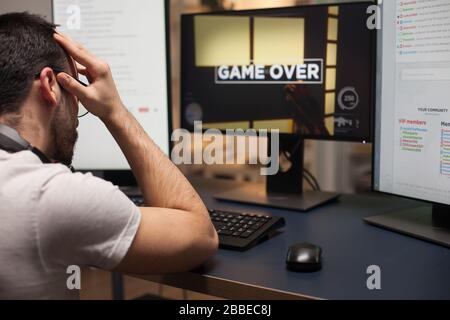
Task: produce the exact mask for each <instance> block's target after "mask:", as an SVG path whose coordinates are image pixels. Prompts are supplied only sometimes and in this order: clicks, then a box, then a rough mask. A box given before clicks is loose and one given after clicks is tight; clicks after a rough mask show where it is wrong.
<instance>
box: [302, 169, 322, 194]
mask: <svg viewBox="0 0 450 320" xmlns="http://www.w3.org/2000/svg"><path fill="white" fill-rule="evenodd" d="M303 173H304V174H305V176H308V177H309V178H310V179H311V180H312V181H313V182H314V185H315V186H316V188H315V190H317V191H321V188H320V184H319V182H318V181H317V179H316V177H314V175H313V174H312V173H311V172H310V171H309V170H308V169H305V168H303Z"/></svg>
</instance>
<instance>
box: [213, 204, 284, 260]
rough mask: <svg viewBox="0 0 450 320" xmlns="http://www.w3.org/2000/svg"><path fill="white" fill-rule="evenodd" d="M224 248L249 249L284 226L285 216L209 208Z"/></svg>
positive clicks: (221, 245) (220, 244)
mask: <svg viewBox="0 0 450 320" xmlns="http://www.w3.org/2000/svg"><path fill="white" fill-rule="evenodd" d="M209 215H210V217H211V220H212V222H213V224H214V227H215V228H216V230H217V234H218V235H219V246H220V248H223V249H231V250H239V251H244V250H247V249H249V248H251V247H253V246H254V245H256V244H258V243H259V242H261V241H263V240H265V239H267V238H269V237H270V236H271V235H272V234H273V233H274V232H276V231H277V230H278V229H280V228H282V227H284V225H285V222H284V219H283V218H280V217H271V216H266V215H261V214H251V213H240V212H231V211H224V210H209Z"/></svg>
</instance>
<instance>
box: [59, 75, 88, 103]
mask: <svg viewBox="0 0 450 320" xmlns="http://www.w3.org/2000/svg"><path fill="white" fill-rule="evenodd" d="M57 79H58V83H59V84H60V85H61V86H62V87H63V88H64V89H66V90H67V91H69V92H70V93H72V94H73V95H75V96H76V97H78V99H80V100H83V99H85V98H86V95H87V93H86V90H87V89H86V88H85V87H83V86H82V85H81V84H80V83H78V81H76V80H75V79H74V78H72V77H71V76H69V75H68V74H66V73H64V72H61V73H59V74H58V75H57Z"/></svg>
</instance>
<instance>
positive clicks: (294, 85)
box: [181, 2, 375, 141]
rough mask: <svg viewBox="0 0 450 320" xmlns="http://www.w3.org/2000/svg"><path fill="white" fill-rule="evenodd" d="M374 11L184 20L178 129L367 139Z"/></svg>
mask: <svg viewBox="0 0 450 320" xmlns="http://www.w3.org/2000/svg"><path fill="white" fill-rule="evenodd" d="M370 4H373V3H371V2H370V3H369V2H367V3H357V4H342V5H332V6H330V5H320V6H301V7H291V8H278V9H264V10H252V11H232V12H225V13H208V14H190V15H183V17H182V75H181V78H182V84H181V109H182V120H181V123H182V127H184V128H186V129H189V130H194V129H195V127H196V126H198V125H199V122H197V121H202V123H201V125H202V128H203V129H207V128H217V129H222V130H225V129H236V128H240V129H244V130H245V129H250V128H254V129H257V130H260V129H279V130H280V132H281V133H286V134H297V135H301V136H303V137H305V138H313V139H329V140H345V141H370V140H371V120H372V105H373V102H372V101H373V95H372V91H373V90H372V89H373V84H374V79H373V77H374V72H373V69H374V60H373V59H374V52H375V42H374V41H375V34H374V32H373V31H371V30H369V29H368V28H367V19H368V15H367V13H366V11H367V7H368V5H370Z"/></svg>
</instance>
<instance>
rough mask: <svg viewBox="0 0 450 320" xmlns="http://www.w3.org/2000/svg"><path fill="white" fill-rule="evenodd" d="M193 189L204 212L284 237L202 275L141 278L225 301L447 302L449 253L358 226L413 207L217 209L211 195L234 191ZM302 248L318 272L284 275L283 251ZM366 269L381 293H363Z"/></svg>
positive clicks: (364, 201)
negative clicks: (276, 220)
mask: <svg viewBox="0 0 450 320" xmlns="http://www.w3.org/2000/svg"><path fill="white" fill-rule="evenodd" d="M191 182H192V183H193V185H194V186H195V187H196V189H197V191H198V192H199V193H200V195H201V196H202V198H203V200H204V201H205V203H206V204H207V206H209V207H211V208H215V209H229V210H243V211H245V212H255V213H256V212H263V213H267V214H271V215H277V216H282V217H284V218H285V219H286V228H285V230H284V232H283V233H281V234H279V235H277V236H275V237H274V238H272V239H270V240H268V241H266V242H263V243H261V244H259V245H257V246H256V247H253V248H252V249H250V250H249V251H246V252H235V251H227V250H219V252H218V253H217V254H216V256H214V258H213V259H211V261H210V262H208V263H207V264H206V265H205V266H204V267H202V268H201V270H196V271H193V272H188V273H183V274H174V275H164V276H139V278H142V279H146V280H149V281H152V282H158V283H162V284H166V285H170V286H174V287H177V288H183V289H188V290H192V291H196V292H201V293H205V294H210V295H213V296H218V297H223V298H228V299H450V250H449V249H447V248H445V247H440V246H437V245H434V244H431V243H427V242H424V241H421V240H417V239H414V238H410V237H407V236H404V235H400V234H397V233H394V232H390V231H387V230H384V229H379V228H376V227H373V226H370V225H367V224H365V223H364V222H363V220H362V219H363V218H364V217H368V216H372V215H378V214H383V213H387V212H389V211H393V210H396V209H402V208H408V207H414V206H417V202H414V201H411V200H406V199H400V198H396V197H391V196H383V195H377V194H367V195H343V196H342V197H341V198H340V200H339V201H338V202H335V203H332V204H329V205H326V206H324V207H321V208H318V209H316V210H313V211H311V212H309V213H300V212H293V211H285V210H275V209H268V208H262V207H255V206H247V205H240V204H232V203H228V202H219V201H216V200H214V199H213V195H214V194H215V193H217V192H219V191H224V190H229V189H231V188H236V187H238V186H239V185H238V184H236V183H233V182H229V181H219V180H206V179H198V178H196V179H192V180H191ZM303 241H307V242H311V243H314V244H317V245H320V246H321V247H322V248H323V268H322V270H321V271H319V272H317V273H309V274H308V273H295V272H290V271H287V270H286V268H285V262H284V261H285V256H286V252H287V249H288V247H289V245H291V244H294V243H298V242H303ZM370 265H378V266H380V267H381V290H373V291H370V290H368V289H367V286H366V281H367V278H368V275H367V274H366V270H367V267H368V266H370Z"/></svg>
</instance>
